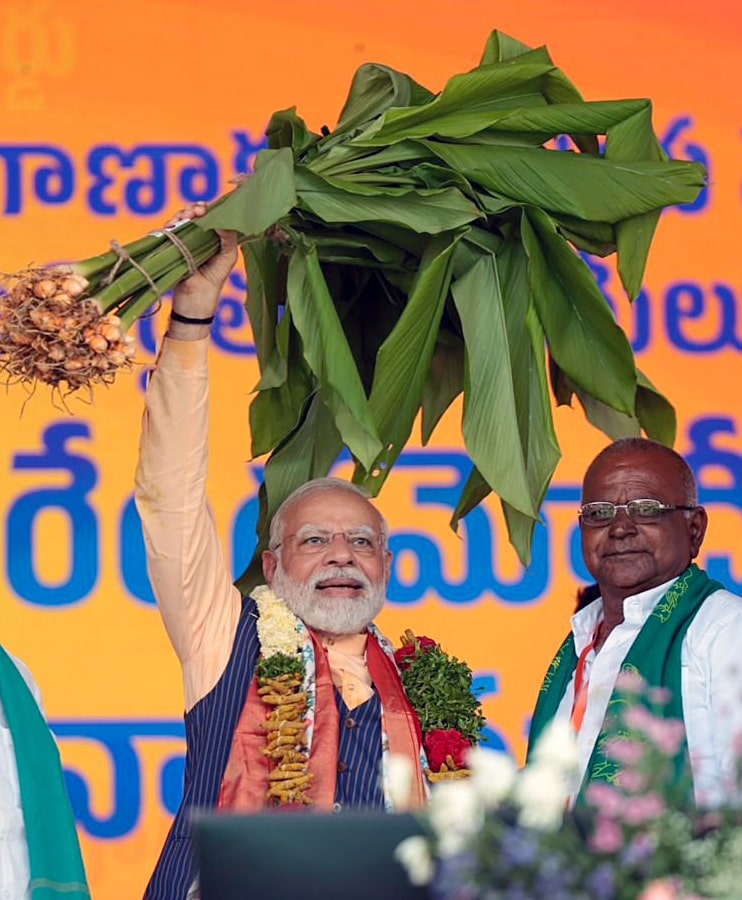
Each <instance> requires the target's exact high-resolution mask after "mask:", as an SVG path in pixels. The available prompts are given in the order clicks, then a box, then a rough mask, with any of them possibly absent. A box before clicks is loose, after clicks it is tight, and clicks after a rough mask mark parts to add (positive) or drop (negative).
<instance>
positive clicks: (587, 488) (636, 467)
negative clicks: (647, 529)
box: [582, 445, 686, 504]
mask: <svg viewBox="0 0 742 900" xmlns="http://www.w3.org/2000/svg"><path fill="white" fill-rule="evenodd" d="M644 484H646V485H647V487H650V486H651V487H652V489H653V491H654V493H649V494H634V495H633V496H631V497H626V498H625V499H628V500H638V499H640V498H643V497H654V498H656V499H658V500H664V501H665V502H667V503H681V504H684V503H685V502H686V497H685V482H684V472H683V469H682V467H681V465H680V464H679V462H678V460H677V458H676V457H675V455H674V454H672V453H670V452H668V451H666V450H665V449H664V448H663V447H661V446H654V445H652V446H651V447H646V448H643V449H641V450H637V449H635V448H626V449H625V450H616V451H614V452H613V453H610V454H601V455H599V456H598V457H596V459H595V460H593V462H592V464H591V465H590V467H589V468H588V470H587V472H586V474H585V480H584V482H583V487H582V501H583V503H590V502H592V501H595V500H612V501H613V502H614V503H616V502H621V501H619V500H616V499H614V497H609V496H608V495H607V494H605V491H615V490H621V489H622V488H625V489H626V490H630V489H631V488H632V486H634V485H636V486H637V487H638V486H639V485H644Z"/></svg>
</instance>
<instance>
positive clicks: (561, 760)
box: [531, 719, 580, 778]
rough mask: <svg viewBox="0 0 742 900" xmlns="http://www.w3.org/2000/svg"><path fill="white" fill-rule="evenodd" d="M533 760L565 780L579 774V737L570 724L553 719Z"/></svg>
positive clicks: (533, 754)
mask: <svg viewBox="0 0 742 900" xmlns="http://www.w3.org/2000/svg"><path fill="white" fill-rule="evenodd" d="M531 759H532V760H533V762H534V763H536V764H537V765H544V766H548V767H549V768H553V769H555V770H556V771H557V772H560V773H562V775H563V776H564V777H565V778H569V777H570V776H574V775H577V774H579V770H580V754H579V751H578V748H577V736H576V735H575V732H574V729H573V728H572V725H571V724H570V722H568V721H567V720H565V719H552V721H551V722H550V723H549V724H548V725H547V726H546V728H544V730H543V732H542V733H541V736H540V737H539V739H538V742H537V743H536V745H535V747H534V748H533V753H532V754H531Z"/></svg>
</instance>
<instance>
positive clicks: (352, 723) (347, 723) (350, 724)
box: [345, 716, 357, 728]
mask: <svg viewBox="0 0 742 900" xmlns="http://www.w3.org/2000/svg"><path fill="white" fill-rule="evenodd" d="M356 724H357V723H356V720H355V719H354V718H353V717H352V716H348V718H347V719H346V720H345V727H346V728H355V727H356Z"/></svg>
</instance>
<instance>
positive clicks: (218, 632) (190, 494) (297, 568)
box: [135, 209, 426, 900]
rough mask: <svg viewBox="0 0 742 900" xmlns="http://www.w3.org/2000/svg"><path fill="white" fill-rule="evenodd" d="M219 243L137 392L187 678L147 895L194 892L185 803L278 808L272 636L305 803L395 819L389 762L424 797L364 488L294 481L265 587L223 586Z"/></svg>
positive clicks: (147, 517) (160, 598)
mask: <svg viewBox="0 0 742 900" xmlns="http://www.w3.org/2000/svg"><path fill="white" fill-rule="evenodd" d="M188 212H189V214H191V215H193V214H196V215H197V214H198V213H199V212H200V210H199V209H195V210H193V209H191V210H189V211H188ZM222 244H223V247H222V252H221V254H219V255H218V256H217V257H215V258H214V259H213V260H212V261H211V262H210V263H208V264H207V266H205V267H203V268H202V269H201V270H199V271H198V272H197V273H196V274H194V275H192V276H191V277H190V278H189V279H188V280H187V281H185V282H183V283H182V284H181V285H179V286H178V288H177V289H176V291H175V294H174V297H173V308H172V312H171V319H170V323H169V327H168V331H167V334H166V336H165V338H164V340H163V344H162V347H161V350H160V354H159V356H158V361H157V366H156V369H155V371H154V373H153V375H152V377H151V379H150V382H149V385H148V388H147V396H146V409H145V413H144V421H143V426H142V437H141V443H140V456H139V464H138V468H137V476H136V491H135V497H136V502H137V507H138V510H139V513H140V516H141V519H142V524H143V529H144V536H145V546H146V552H147V561H148V568H149V573H150V578H151V582H152V586H153V589H154V592H155V596H156V598H157V602H158V606H159V609H160V611H161V614H162V617H163V621H164V624H165V628H166V630H167V633H168V636H169V637H170V640H171V642H172V644H173V646H174V648H175V651H176V653H177V655H178V657H179V659H180V663H181V666H182V670H183V683H184V692H185V724H186V769H185V785H184V794H183V801H182V804H181V807H180V809H179V811H178V813H177V814H176V816H175V819H174V821H173V824H172V827H171V829H170V832H169V834H168V837H167V840H166V843H165V846H164V848H163V850H162V853H161V855H160V859H159V861H158V863H157V866H156V868H155V871H154V874H153V876H152V879H151V880H150V883H149V885H148V887H147V891H146V894H145V897H146V898H147V900H186V898H190V897H191V896H195V890H194V884H195V880H196V874H197V873H196V867H195V861H194V857H193V852H192V846H191V837H190V819H191V813H192V811H193V810H194V809H197V808H214V807H216V808H222V809H229V810H237V811H256V810H260V809H263V808H265V807H267V806H271V805H272V804H273V803H274V802H275V800H274V799H272V798H273V797H274V796H275V793H271V792H270V789H271V785H275V782H273V781H272V780H271V779H272V778H273V777H274V775H275V770H274V769H273V768H272V764H271V763H270V760H269V758H268V755H267V752H268V747H267V744H266V722H267V719H266V715H267V713H268V712H269V711H270V708H269V707H268V706H267V705H266V703H267V701H264V699H263V697H264V694H261V690H263V689H262V688H260V687H259V686H258V679H257V677H256V669H257V667H258V662H259V660H262V661H265V659H266V656H268V657H269V658H272V657H271V654H272V653H273V652H275V647H274V644H275V643H276V641H278V644H277V645H281V641H284V642H285V641H286V640H287V639H288V645H289V646H292V647H295V648H298V649H297V651H296V652H297V654H298V656H299V658H300V659H301V660H302V671H303V676H302V678H303V681H302V686H301V691H303V692H305V696H306V705H307V710H306V713H305V714H303V715H304V721H303V722H302V727H306V731H307V735H308V736H307V740H306V742H305V743H306V746H305V747H303V748H302V753H303V754H304V756H305V764H304V765H305V768H306V769H307V770H308V771H307V772H306V773H305V774H307V775H308V776H309V778H308V780H309V786H308V788H307V790H306V792H305V794H304V796H303V797H302V803H307V804H310V805H311V808H317V809H323V810H326V809H332V810H335V811H339V810H342V809H344V808H348V807H351V808H367V809H391V808H392V801H391V796H392V791H391V790H390V786H389V784H388V783H387V782H388V778H385V773H388V771H389V769H390V766H389V760H390V759H391V758H392V757H397V756H403V757H406V758H407V759H408V760H409V761H410V764H411V765H410V769H411V770H412V771H413V772H414V779H413V781H414V784H413V788H412V795H411V805H412V806H415V805H421V804H422V803H423V802H424V800H425V796H426V788H425V784H424V777H423V773H422V765H421V759H420V747H421V736H420V732H419V723H418V721H417V718H416V716H415V715H414V712H413V711H412V709H411V707H410V704H409V702H408V700H407V698H406V696H405V693H404V689H403V687H402V683H401V680H400V677H399V673H398V671H397V668H396V666H395V664H394V661H393V648H392V647H391V645H390V644H389V642H388V641H386V639H385V638H384V637H383V636H382V635H381V634H380V633H379V632H378V631H377V630H376V628H375V626H374V625H373V622H372V620H373V618H374V616H376V614H377V613H378V612H379V611H380V610H381V608H382V606H383V604H384V600H385V591H386V585H387V580H388V575H389V566H390V562H391V554H390V552H389V550H388V547H387V529H386V524H385V522H384V520H383V518H382V516H381V515H380V513H379V512H378V510H376V508H375V507H374V506H373V505H372V504H371V503H370V502H369V501H368V499H367V498H366V497H365V496H364V495H363V493H362V492H361V491H360V490H359V489H358V488H357V487H355V486H354V485H352V484H349V483H348V482H345V481H340V480H338V479H334V478H326V479H317V480H314V481H310V482H308V483H307V484H305V485H303V486H302V487H300V488H299V489H298V490H297V491H296V492H295V493H294V494H292V495H291V496H290V497H288V499H287V500H286V501H285V502H284V503H283V505H282V506H281V507H280V509H279V510H278V511H277V513H276V515H275V517H274V519H273V522H272V523H271V533H270V545H269V547H270V548H269V549H268V550H267V551H265V553H264V554H263V558H262V562H263V571H264V574H265V580H266V584H265V585H261V586H260V587H258V588H256V589H255V590H254V591H253V592H252V595H251V596H250V597H243V596H241V594H240V592H239V591H238V590H237V588H236V587H235V586H234V584H233V583H232V578H231V574H230V572H229V571H228V569H227V566H226V564H225V561H224V557H223V554H222V551H221V547H220V545H219V541H218V537H217V534H216V530H215V526H214V522H213V520H212V517H211V514H210V512H209V508H208V504H207V498H206V493H205V486H206V479H207V448H208V430H209V411H208V402H209V384H208V367H207V357H208V348H209V337H208V336H209V325H210V323H211V321H212V319H213V316H214V312H215V310H216V307H217V304H218V302H219V293H220V289H221V287H222V285H223V283H224V281H225V279H226V278H227V276H228V274H229V272H230V270H231V268H232V266H233V265H234V262H235V258H236V247H235V241H234V238H233V237H232V236H231V235H229V234H225V235H222ZM279 639H280V640H279ZM291 764H292V763H291V762H290V763H289V766H290V765H291ZM296 765H297V766H301V764H300V763H297V764H296ZM274 791H275V788H274ZM288 805H291V804H290V803H289V804H288Z"/></svg>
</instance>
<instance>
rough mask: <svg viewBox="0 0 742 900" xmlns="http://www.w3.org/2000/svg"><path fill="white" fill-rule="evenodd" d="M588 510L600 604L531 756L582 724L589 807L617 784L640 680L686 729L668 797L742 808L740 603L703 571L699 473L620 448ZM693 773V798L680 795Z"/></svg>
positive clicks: (594, 474) (555, 687)
mask: <svg viewBox="0 0 742 900" xmlns="http://www.w3.org/2000/svg"><path fill="white" fill-rule="evenodd" d="M582 501H583V502H582V506H581V507H580V510H579V522H580V531H581V536H582V552H583V557H584V560H585V564H586V566H587V568H588V570H589V572H590V574H591V575H592V576H593V577H594V578H595V580H596V582H597V584H598V589H599V591H600V596H599V597H598V598H597V599H596V600H594V601H593V602H592V603H590V604H588V605H587V606H586V607H585V608H584V609H581V610H579V611H578V612H576V613H575V615H574V616H573V617H572V631H571V634H570V635H569V636H568V637H567V639H566V640H565V641H564V643H563V644H562V646H561V647H560V649H559V651H558V653H557V656H556V657H555V659H554V661H553V662H552V664H551V666H550V668H549V670H548V673H547V676H546V678H545V680H544V683H543V685H542V688H541V691H540V694H539V698H538V702H537V704H536V709H535V711H534V716H533V721H532V725H531V733H530V745H531V746H532V745H533V744H534V743H535V741H536V740H537V738H538V736H539V734H540V733H541V731H542V730H543V728H544V726H545V725H546V723H547V722H548V721H550V720H551V719H553V718H555V717H556V718H560V719H565V720H570V721H571V722H572V725H573V727H574V729H575V731H576V734H577V741H578V747H579V752H580V760H581V772H580V773H579V777H578V779H577V780H576V783H575V784H574V785H573V800H575V801H576V802H577V803H580V802H581V801H582V800H583V799H584V796H585V789H586V788H587V787H588V786H589V784H590V783H592V782H594V781H600V780H604V781H611V778H612V777H613V775H615V769H616V766H615V764H614V763H612V762H611V760H610V758H609V757H608V756H607V755H606V753H605V746H606V742H607V741H609V740H610V739H611V738H614V737H618V736H620V735H619V730H620V728H621V725H620V722H619V721H618V720H617V719H616V717H615V710H616V709H617V708H618V707H619V706H621V705H625V704H626V703H632V702H633V703H643V702H644V695H643V694H642V693H641V692H639V693H636V692H634V693H632V692H631V691H629V692H626V691H625V690H624V691H622V690H621V688H622V685H623V686H624V687H625V686H626V681H627V679H625V678H622V677H621V673H624V672H628V673H632V674H633V675H637V674H638V675H639V676H641V678H642V679H643V681H644V682H646V685H647V687H648V690H650V691H651V689H653V688H660V689H661V693H660V694H659V696H662V697H665V698H667V703H666V705H665V706H664V707H663V709H662V714H663V715H664V716H665V717H666V718H673V719H681V720H682V721H683V722H684V725H685V740H683V741H680V742H679V743H680V745H679V747H678V748H677V754H676V758H675V761H676V766H675V771H676V773H677V779H676V782H675V783H673V784H671V785H667V790H668V794H670V795H671V796H672V797H673V798H674V799H675V800H676V802H680V803H683V802H691V803H692V802H693V800H695V804H696V805H697V806H698V807H699V808H714V807H718V806H721V805H723V804H725V803H727V802H729V801H730V800H732V799H733V798H738V797H739V790H738V789H739V784H738V770H737V759H738V754H739V752H740V749H742V745H741V743H740V741H741V739H742V657H741V650H742V599H741V598H739V597H736V596H735V595H733V594H731V593H729V592H728V591H726V590H725V589H724V588H723V586H722V585H721V584H720V583H718V582H716V581H713V580H711V579H709V578H708V576H707V575H706V574H705V572H703V571H702V570H701V569H699V568H698V566H697V565H696V564H695V563H694V562H693V560H695V559H696V557H697V556H698V552H699V550H700V547H701V544H702V543H703V539H704V535H705V533H706V526H707V515H706V510H705V509H704V508H703V507H702V506H699V505H698V495H697V487H696V482H695V478H694V476H693V473H692V471H691V469H690V468H689V466H688V465H687V463H686V462H685V460H684V459H683V458H682V457H681V456H680V455H678V454H677V453H675V452H674V451H673V450H670V449H668V448H667V447H664V446H663V445H661V444H658V443H655V442H654V441H649V440H644V439H642V438H628V439H624V440H621V441H617V442H615V443H614V444H611V445H610V446H608V447H607V448H606V449H604V450H603V451H602V452H601V453H599V454H598V456H597V457H596V458H595V460H594V461H593V462H592V464H591V465H590V467H589V468H588V470H587V473H586V475H585V479H584V482H583V489H582ZM617 683H618V684H617ZM630 687H631V685H630ZM655 695H656V694H655ZM623 727H624V728H625V725H624V726H623ZM688 774H690V775H691V776H692V786H693V797H692V798H691V797H690V796H688V795H687V791H686V794H685V795H683V793H682V790H683V785H684V784H685V785H687V783H688V781H689V780H690V779H689V778H688Z"/></svg>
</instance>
